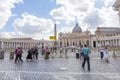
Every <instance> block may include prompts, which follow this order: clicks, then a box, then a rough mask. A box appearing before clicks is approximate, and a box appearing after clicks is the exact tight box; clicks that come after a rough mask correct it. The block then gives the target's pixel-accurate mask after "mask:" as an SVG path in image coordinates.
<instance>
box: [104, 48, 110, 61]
mask: <svg viewBox="0 0 120 80" xmlns="http://www.w3.org/2000/svg"><path fill="white" fill-rule="evenodd" d="M104 58H105V61H106V62H107V63H109V60H108V50H107V46H105V50H104Z"/></svg>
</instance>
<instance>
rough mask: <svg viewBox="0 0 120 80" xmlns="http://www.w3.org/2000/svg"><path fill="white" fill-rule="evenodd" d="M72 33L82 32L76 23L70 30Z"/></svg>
mask: <svg viewBox="0 0 120 80" xmlns="http://www.w3.org/2000/svg"><path fill="white" fill-rule="evenodd" d="M72 33H82V29H81V27H80V26H79V25H78V23H76V25H75V27H74V28H73V30H72Z"/></svg>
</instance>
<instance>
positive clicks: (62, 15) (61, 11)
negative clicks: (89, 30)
mask: <svg viewBox="0 0 120 80" xmlns="http://www.w3.org/2000/svg"><path fill="white" fill-rule="evenodd" d="M50 15H51V16H52V17H53V18H54V19H55V20H66V21H67V22H68V21H69V22H70V21H74V20H75V18H74V17H73V16H70V15H69V13H68V12H67V10H66V8H65V7H64V6H62V7H60V8H57V9H54V10H52V11H51V12H50Z"/></svg>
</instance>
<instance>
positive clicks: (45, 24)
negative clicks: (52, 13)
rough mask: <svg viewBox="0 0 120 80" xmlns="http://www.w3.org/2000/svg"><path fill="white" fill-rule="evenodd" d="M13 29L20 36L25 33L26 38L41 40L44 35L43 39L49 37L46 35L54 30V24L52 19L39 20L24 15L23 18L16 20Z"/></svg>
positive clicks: (32, 16)
mask: <svg viewBox="0 0 120 80" xmlns="http://www.w3.org/2000/svg"><path fill="white" fill-rule="evenodd" d="M13 27H14V28H15V30H16V33H17V34H18V35H19V34H20V33H23V34H24V35H25V36H31V37H33V38H38V39H39V38H41V37H42V35H43V37H44V36H45V37H48V36H46V35H47V34H50V32H51V31H52V30H53V28H54V23H53V22H52V20H50V19H45V18H38V17H37V16H34V15H31V14H28V13H24V14H23V15H22V18H17V19H15V20H14V23H13ZM18 32H19V33H18Z"/></svg>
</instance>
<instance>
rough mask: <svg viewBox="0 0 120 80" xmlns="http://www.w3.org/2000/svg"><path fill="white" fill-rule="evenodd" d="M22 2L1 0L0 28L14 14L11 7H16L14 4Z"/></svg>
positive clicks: (18, 0) (19, 0)
mask: <svg viewBox="0 0 120 80" xmlns="http://www.w3.org/2000/svg"><path fill="white" fill-rule="evenodd" d="M20 2H22V0H0V28H3V27H4V26H5V25H6V22H7V21H8V19H9V18H10V17H11V16H12V12H11V9H12V8H14V7H15V6H14V4H15V3H20Z"/></svg>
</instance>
